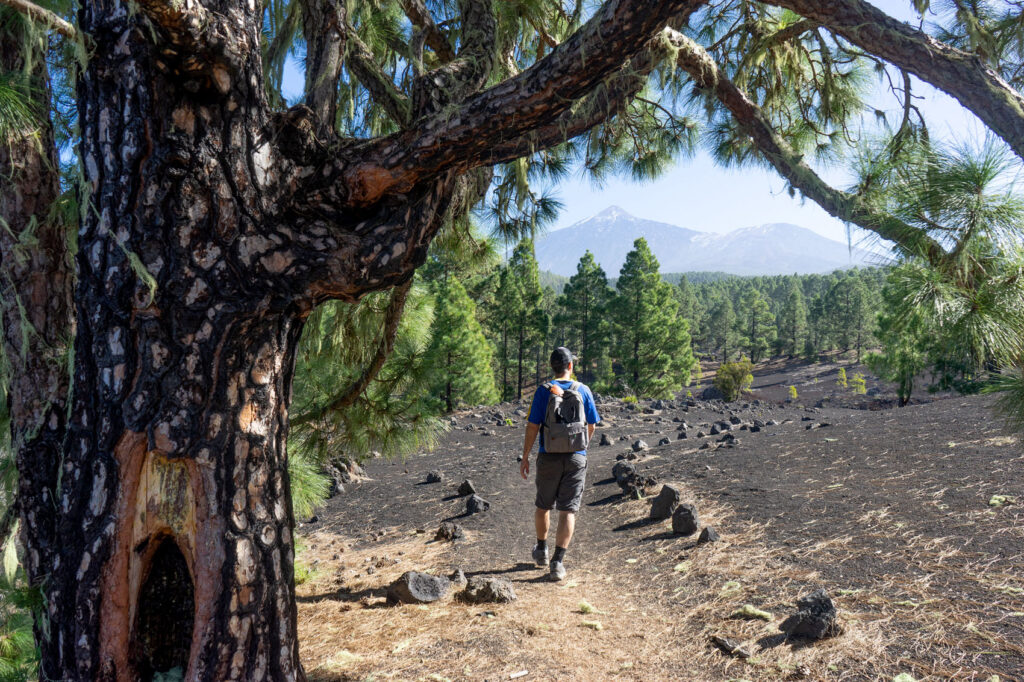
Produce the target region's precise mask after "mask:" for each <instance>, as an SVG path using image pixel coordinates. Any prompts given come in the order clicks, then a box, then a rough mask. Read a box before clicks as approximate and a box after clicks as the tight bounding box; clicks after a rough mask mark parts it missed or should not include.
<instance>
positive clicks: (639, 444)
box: [633, 440, 650, 452]
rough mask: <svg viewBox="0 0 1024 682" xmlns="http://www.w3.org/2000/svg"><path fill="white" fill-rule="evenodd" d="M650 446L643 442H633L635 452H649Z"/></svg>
mask: <svg viewBox="0 0 1024 682" xmlns="http://www.w3.org/2000/svg"><path fill="white" fill-rule="evenodd" d="M649 447H650V446H649V445H647V443H645V442H643V441H642V440H635V441H633V452H640V451H641V450H647V449H648V448H649Z"/></svg>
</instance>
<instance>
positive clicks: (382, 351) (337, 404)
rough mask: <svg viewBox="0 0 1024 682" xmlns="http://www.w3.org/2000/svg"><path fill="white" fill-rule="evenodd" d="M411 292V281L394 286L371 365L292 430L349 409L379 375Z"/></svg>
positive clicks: (301, 418)
mask: <svg viewBox="0 0 1024 682" xmlns="http://www.w3.org/2000/svg"><path fill="white" fill-rule="evenodd" d="M410 289H412V278H411V277H410V278H409V279H408V280H407V281H406V282H404V283H402V284H399V285H398V286H396V287H395V288H394V289H393V290H392V292H391V301H390V303H389V304H388V308H387V310H386V311H385V312H384V327H383V330H382V332H381V339H380V343H379V344H378V345H377V352H376V353H374V356H373V359H372V360H370V364H368V365H367V366H366V368H365V369H364V370H363V373H362V374H361V375H360V376H359V378H358V379H356V380H355V381H353V382H352V383H351V384H350V385H349V386H348V387H347V388H345V389H344V390H342V391H340V392H339V393H338V394H337V395H336V396H335V397H334V398H333V399H332V400H331V401H330V402H328V403H327V404H326V405H324V406H323V407H321V408H319V409H317V410H314V411H311V412H310V413H308V414H304V415H296V416H295V417H293V418H292V420H291V426H292V427H295V426H300V425H302V424H307V423H309V422H313V421H316V420H318V419H321V418H322V417H323V416H324V415H325V414H327V413H328V412H337V411H340V410H344V409H346V408H348V407H351V406H352V405H354V404H355V402H356V401H357V400H359V398H360V397H361V396H362V395H363V393H364V392H365V391H366V388H367V387H368V386H369V385H370V383H371V382H372V381H373V380H374V379H375V378H376V377H377V375H378V374H379V373H380V370H381V368H382V367H383V366H384V363H385V362H386V361H387V359H388V356H390V355H391V351H392V350H394V347H395V339H396V338H397V337H398V327H399V324H400V323H401V321H402V311H404V310H405V302H406V300H407V299H408V297H409V290H410Z"/></svg>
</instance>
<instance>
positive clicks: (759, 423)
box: [754, 419, 767, 429]
mask: <svg viewBox="0 0 1024 682" xmlns="http://www.w3.org/2000/svg"><path fill="white" fill-rule="evenodd" d="M754 426H756V427H757V428H759V429H763V428H764V427H765V426H767V423H765V422H764V421H762V420H760V419H755V420H754Z"/></svg>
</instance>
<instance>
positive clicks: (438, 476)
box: [427, 469, 444, 483]
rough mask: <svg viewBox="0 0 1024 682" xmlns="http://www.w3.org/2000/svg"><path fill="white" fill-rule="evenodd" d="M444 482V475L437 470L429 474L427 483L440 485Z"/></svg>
mask: <svg viewBox="0 0 1024 682" xmlns="http://www.w3.org/2000/svg"><path fill="white" fill-rule="evenodd" d="M443 480H444V474H442V473H441V472H440V471H438V470H437V469H434V470H433V471H428V472H427V483H440V482H441V481H443Z"/></svg>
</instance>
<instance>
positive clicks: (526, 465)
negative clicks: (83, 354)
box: [519, 456, 530, 481]
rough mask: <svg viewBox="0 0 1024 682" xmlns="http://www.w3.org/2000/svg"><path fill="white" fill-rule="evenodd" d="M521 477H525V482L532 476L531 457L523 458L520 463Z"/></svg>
mask: <svg viewBox="0 0 1024 682" xmlns="http://www.w3.org/2000/svg"><path fill="white" fill-rule="evenodd" d="M519 475H520V476H522V477H523V480H524V481H525V480H527V477H528V476H529V475H530V457H529V456H526V457H523V461H522V462H520V463H519Z"/></svg>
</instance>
